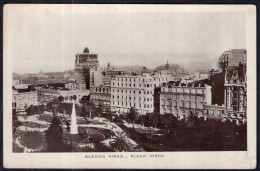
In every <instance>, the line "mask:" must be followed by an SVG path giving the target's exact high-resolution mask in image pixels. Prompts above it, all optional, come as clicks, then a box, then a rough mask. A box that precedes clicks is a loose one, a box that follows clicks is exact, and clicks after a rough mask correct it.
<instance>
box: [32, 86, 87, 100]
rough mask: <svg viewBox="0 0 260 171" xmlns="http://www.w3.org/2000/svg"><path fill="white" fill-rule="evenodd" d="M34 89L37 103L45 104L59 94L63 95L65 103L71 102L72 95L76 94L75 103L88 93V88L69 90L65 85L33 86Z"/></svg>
mask: <svg viewBox="0 0 260 171" xmlns="http://www.w3.org/2000/svg"><path fill="white" fill-rule="evenodd" d="M35 89H36V90H37V93H38V103H39V104H47V103H49V102H51V101H52V100H53V99H54V98H58V97H59V96H62V97H64V102H65V103H71V102H72V101H73V96H76V97H77V99H76V103H79V101H80V99H81V98H82V97H83V96H88V95H89V90H78V89H76V90H70V89H67V88H65V87H53V86H39V87H35Z"/></svg>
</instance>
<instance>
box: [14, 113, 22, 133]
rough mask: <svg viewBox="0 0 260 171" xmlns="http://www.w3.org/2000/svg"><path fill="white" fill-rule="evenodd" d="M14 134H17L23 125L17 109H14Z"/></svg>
mask: <svg viewBox="0 0 260 171" xmlns="http://www.w3.org/2000/svg"><path fill="white" fill-rule="evenodd" d="M12 114H13V133H15V132H16V130H17V128H18V127H19V126H21V125H22V123H21V122H20V121H19V120H18V118H17V113H16V109H13V113H12Z"/></svg>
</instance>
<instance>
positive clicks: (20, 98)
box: [12, 87, 38, 112]
mask: <svg viewBox="0 0 260 171" xmlns="http://www.w3.org/2000/svg"><path fill="white" fill-rule="evenodd" d="M30 105H33V106H35V105H38V99H37V91H30V90H28V91H19V90H17V89H15V87H13V90H12V108H13V109H15V110H16V111H17V112H20V111H25V110H26V109H27V108H28V107H29V106H30Z"/></svg>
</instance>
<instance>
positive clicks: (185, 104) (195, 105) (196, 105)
mask: <svg viewBox="0 0 260 171" xmlns="http://www.w3.org/2000/svg"><path fill="white" fill-rule="evenodd" d="M161 104H162V106H163V107H177V106H179V107H187V108H197V109H203V105H202V104H201V103H196V102H192V103H191V102H185V101H181V102H180V103H179V105H178V102H177V101H173V103H168V104H165V101H164V100H162V102H161Z"/></svg>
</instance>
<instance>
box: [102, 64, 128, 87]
mask: <svg viewBox="0 0 260 171" xmlns="http://www.w3.org/2000/svg"><path fill="white" fill-rule="evenodd" d="M107 66H108V67H107V68H106V70H104V71H102V77H103V85H104V86H110V84H111V80H113V79H115V77H116V76H118V75H125V72H124V71H119V70H112V69H111V68H110V63H108V65H107Z"/></svg>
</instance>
